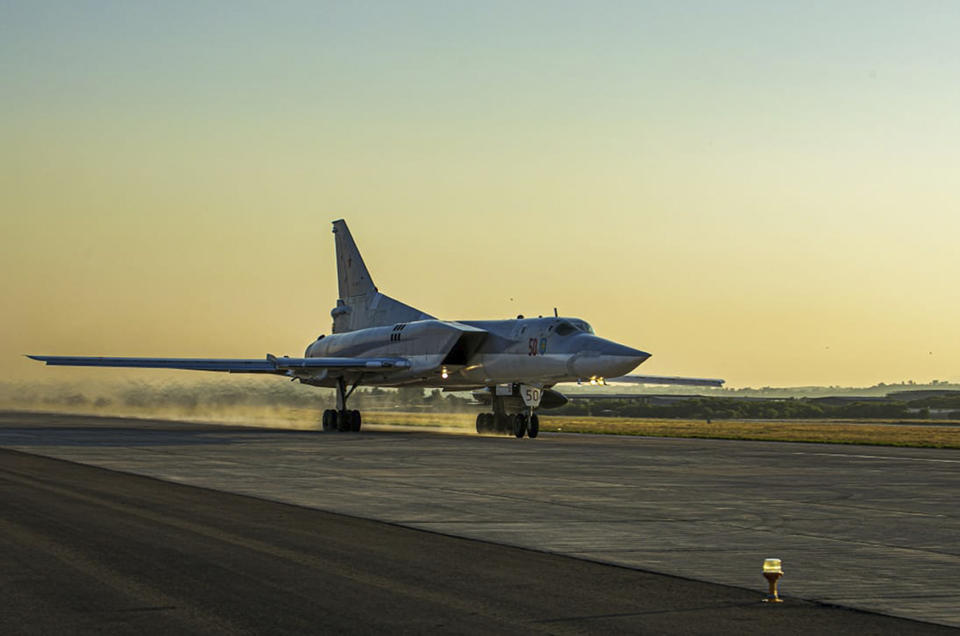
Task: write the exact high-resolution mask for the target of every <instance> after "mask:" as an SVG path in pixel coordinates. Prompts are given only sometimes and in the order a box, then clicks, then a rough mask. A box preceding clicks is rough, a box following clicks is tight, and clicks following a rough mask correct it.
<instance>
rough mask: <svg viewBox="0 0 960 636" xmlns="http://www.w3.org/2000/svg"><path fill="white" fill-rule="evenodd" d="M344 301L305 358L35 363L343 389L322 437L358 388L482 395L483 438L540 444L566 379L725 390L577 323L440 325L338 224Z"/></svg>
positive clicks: (354, 417)
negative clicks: (272, 378) (659, 367)
mask: <svg viewBox="0 0 960 636" xmlns="http://www.w3.org/2000/svg"><path fill="white" fill-rule="evenodd" d="M333 232H334V235H335V243H336V254H337V278H338V283H339V292H340V298H339V299H338V300H337V306H336V307H334V308H333V310H332V311H331V312H330V313H331V316H332V317H333V329H332V334H331V335H328V336H320V337H318V338H317V339H316V340H314V341H313V342H311V343H310V344H309V345H308V346H307V350H306V352H305V353H304V355H303V357H302V358H291V357H288V356H282V357H277V356H274V355H271V354H267V356H266V357H265V358H262V359H246V358H127V357H123V358H116V357H95V356H46V355H30V356H28V357H30V358H32V359H34V360H39V361H41V362H45V363H46V364H48V365H59V366H94V367H138V368H162V369H192V370H199V371H222V372H228V373H267V374H275V375H280V376H284V377H288V378H291V379H296V380H299V381H300V382H302V383H304V384H310V385H314V386H320V387H332V388H334V389H336V408H335V409H328V410H326V411H324V412H323V418H322V428H323V430H324V431H332V430H338V431H359V430H360V424H361V416H360V413H359V411H356V410H349V409H348V408H347V400H348V399H349V397H350V395H351V394H352V393H353V391H354V390H355V389H356V388H357V387H358V386H360V385H365V386H382V387H408V386H411V387H433V388H437V387H439V388H442V389H444V390H450V391H458V390H477V393H475V394H474V395H476V396H477V397H478V399H479V400H480V401H482V402H485V403H488V404H490V411H489V412H485V413H480V414H479V415H478V416H477V422H476V428H477V432H478V433H507V434H509V433H512V434H513V435H515V436H516V437H518V438H519V437H523V436H524V435H526V436H528V437H536V436H537V434H538V433H539V430H540V420H539V416H538V415H537V410H538V409H540V408H545V409H546V408H555V407H558V406H562V405H563V404H565V403H566V402H567V399H566V397H564V396H563V394H562V393H560V392H559V391H557V390H556V389H554V388H553V387H554V385H556V384H558V383H561V382H590V383H592V384H597V383H605V378H606V379H611V380H614V381H625V382H635V383H646V384H686V385H695V386H721V385H722V384H723V380H715V379H706V378H679V377H662V376H630V375H626V374H627V373H629V372H630V371H631V370H633V369H634V368H636V367H637V366H638V365H639V364H640V363H642V362H643V361H645V360H646V359H647V358H649V357H650V354H649V353H646V352H644V351H640V350H638V349H632V348H630V347H627V346H625V345H622V344H618V343H616V342H613V341H610V340H605V339H603V338H600V337H598V336H597V335H596V334H595V333H594V331H593V328H592V327H591V326H590V325H589V324H588V323H587V322H585V321H584V320H581V319H579V318H564V317H560V316H557V315H556V311H554V316H553V317H547V318H543V317H539V318H524V317H523V316H517V318H516V319H511V320H456V321H447V320H438V319H436V318H434V317H433V316H431V315H429V314H427V313H425V312H423V311H420V310H419V309H415V308H414V307H410V306H409V305H405V304H403V303H401V302H399V301H397V300H395V299H393V298H390V297H389V296H387V295H385V294H382V293H381V292H380V291H379V290H378V289H377V287H376V286H375V285H374V284H373V280H372V279H371V278H370V273H369V272H368V271H367V267H366V265H365V264H364V262H363V258H362V257H361V256H360V252H359V250H358V249H357V245H356V243H355V242H354V240H353V237H352V236H351V234H350V230H349V229H348V228H347V224H346V222H345V221H343V220H342V219H341V220H338V221H334V222H333Z"/></svg>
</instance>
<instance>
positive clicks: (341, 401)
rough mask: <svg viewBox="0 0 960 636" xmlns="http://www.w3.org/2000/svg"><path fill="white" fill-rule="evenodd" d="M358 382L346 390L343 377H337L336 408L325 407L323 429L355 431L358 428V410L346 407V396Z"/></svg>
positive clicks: (345, 382) (348, 395) (322, 421)
mask: <svg viewBox="0 0 960 636" xmlns="http://www.w3.org/2000/svg"><path fill="white" fill-rule="evenodd" d="M359 384H360V382H359V381H357V382H355V383H354V385H353V386H352V387H350V390H349V391H348V390H347V381H346V380H344V379H343V378H338V379H337V408H335V409H327V410H326V411H324V412H323V419H322V420H321V424H322V426H323V430H324V431H340V432H349V431H352V432H354V433H356V432H358V431H359V430H360V419H361V418H360V411H350V410H348V409H347V398H348V397H350V394H351V393H353V390H354V389H356V388H357V385H359Z"/></svg>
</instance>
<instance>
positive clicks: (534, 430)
mask: <svg viewBox="0 0 960 636" xmlns="http://www.w3.org/2000/svg"><path fill="white" fill-rule="evenodd" d="M539 434H540V416H539V415H537V414H536V413H534V414H533V415H531V416H530V424H529V425H528V426H527V437H529V438H530V439H533V438H534V437H536V436H537V435H539Z"/></svg>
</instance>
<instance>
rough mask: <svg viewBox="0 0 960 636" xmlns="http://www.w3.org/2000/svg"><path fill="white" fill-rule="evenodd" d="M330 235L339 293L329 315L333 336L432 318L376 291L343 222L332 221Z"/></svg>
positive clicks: (341, 220)
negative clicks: (332, 242) (334, 249)
mask: <svg viewBox="0 0 960 636" xmlns="http://www.w3.org/2000/svg"><path fill="white" fill-rule="evenodd" d="M333 233H334V235H335V242H336V247H337V282H338V284H339V291H340V298H339V299H337V306H336V307H334V309H333V311H331V312H330V315H331V316H332V317H333V333H343V332H346V331H354V330H356V329H366V328H367V327H383V326H386V325H393V324H396V323H398V322H411V321H413V320H427V319H430V318H433V316H430V315H429V314H426V313H424V312H422V311H420V310H419V309H416V308H414V307H410V306H409V305H405V304H403V303H401V302H399V301H397V300H394V299H393V298H390V297H389V296H386V295H384V294H381V293H380V292H379V291H378V290H377V287H376V285H374V284H373V279H371V278H370V272H368V271H367V266H366V264H365V263H364V262H363V257H362V256H360V250H358V249H357V244H356V243H355V242H354V240H353V236H352V235H351V234H350V229H349V228H348V227H347V222H346V221H344V220H343V219H339V220H337V221H334V222H333Z"/></svg>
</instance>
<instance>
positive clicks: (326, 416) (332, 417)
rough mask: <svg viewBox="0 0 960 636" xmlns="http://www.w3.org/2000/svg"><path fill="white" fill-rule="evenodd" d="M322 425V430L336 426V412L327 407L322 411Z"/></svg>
mask: <svg viewBox="0 0 960 636" xmlns="http://www.w3.org/2000/svg"><path fill="white" fill-rule="evenodd" d="M320 421H321V422H322V425H323V430H324V431H326V432H330V431H332V430H335V429H336V428H337V412H336V411H334V410H333V409H327V410H325V411H324V412H323V418H322V419H321V420H320Z"/></svg>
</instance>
